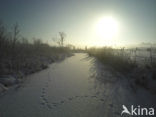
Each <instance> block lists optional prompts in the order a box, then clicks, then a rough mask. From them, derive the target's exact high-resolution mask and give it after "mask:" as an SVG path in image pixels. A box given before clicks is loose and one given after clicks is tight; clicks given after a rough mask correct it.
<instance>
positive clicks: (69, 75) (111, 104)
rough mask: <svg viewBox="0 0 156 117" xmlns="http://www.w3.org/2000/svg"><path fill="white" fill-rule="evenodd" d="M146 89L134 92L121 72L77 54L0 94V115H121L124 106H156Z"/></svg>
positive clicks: (64, 116) (109, 116) (90, 116)
mask: <svg viewBox="0 0 156 117" xmlns="http://www.w3.org/2000/svg"><path fill="white" fill-rule="evenodd" d="M154 99H155V96H153V95H152V94H150V93H149V92H148V91H147V90H144V89H141V88H140V89H138V90H137V91H136V92H134V91H133V90H132V89H131V87H130V85H129V82H128V81H127V80H126V78H124V77H123V76H121V75H120V74H118V73H113V72H111V70H110V69H109V68H108V67H106V66H103V65H101V64H99V63H98V62H97V61H96V60H95V59H94V58H90V57H88V56H87V54H84V53H78V54H75V55H74V56H72V57H69V58H67V59H65V60H63V61H60V62H56V63H53V64H51V65H50V66H49V68H48V69H45V70H42V71H40V72H37V73H34V74H32V75H29V76H27V80H26V81H25V82H24V84H22V85H21V87H20V88H18V89H11V90H9V91H8V92H7V93H6V94H5V95H4V96H1V97H0V117H113V116H115V117H120V116H121V115H120V114H121V110H122V105H123V104H124V105H127V106H130V105H131V104H133V105H137V104H140V105H149V106H155V105H154V104H156V103H154V102H155V100H154Z"/></svg>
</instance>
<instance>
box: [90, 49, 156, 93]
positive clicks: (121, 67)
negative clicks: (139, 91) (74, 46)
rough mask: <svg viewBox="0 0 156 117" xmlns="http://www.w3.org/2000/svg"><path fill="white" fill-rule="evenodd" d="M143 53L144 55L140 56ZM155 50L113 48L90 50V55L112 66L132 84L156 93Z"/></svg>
mask: <svg viewBox="0 0 156 117" xmlns="http://www.w3.org/2000/svg"><path fill="white" fill-rule="evenodd" d="M139 53H142V54H139ZM155 53H156V51H155V49H154V48H147V49H143V50H141V49H140V50H139V49H138V48H135V49H125V48H121V49H113V48H111V47H103V48H90V49H89V50H88V54H89V55H90V56H94V57H96V58H97V59H99V60H100V61H101V62H102V63H103V64H105V65H108V66H111V68H113V69H114V70H115V71H117V72H119V73H120V74H122V75H124V76H125V77H126V78H128V79H129V80H130V82H131V83H132V84H131V86H132V87H133V88H134V87H135V88H136V86H138V85H139V86H142V87H144V88H146V89H149V90H150V91H152V92H154V93H156V58H155Z"/></svg>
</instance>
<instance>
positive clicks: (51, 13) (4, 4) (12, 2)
mask: <svg viewBox="0 0 156 117" xmlns="http://www.w3.org/2000/svg"><path fill="white" fill-rule="evenodd" d="M155 12H156V0H0V14H1V15H0V20H1V21H2V22H3V23H4V24H5V25H6V26H7V27H9V28H10V29H11V28H12V27H13V24H15V23H16V22H17V23H18V24H19V26H20V30H21V35H22V36H24V37H27V38H29V39H30V40H31V39H32V38H41V39H43V41H44V42H48V43H50V44H51V43H54V42H53V41H52V38H53V37H56V36H58V32H65V33H66V39H65V43H66V44H74V45H76V46H107V45H112V46H118V45H121V46H124V45H131V44H138V43H142V42H145V43H156V13H155ZM105 16H111V17H113V19H115V20H116V21H117V22H118V34H116V35H115V36H114V37H113V39H104V38H103V37H100V36H99V35H98V34H97V29H96V24H97V23H98V20H99V19H100V18H102V17H105Z"/></svg>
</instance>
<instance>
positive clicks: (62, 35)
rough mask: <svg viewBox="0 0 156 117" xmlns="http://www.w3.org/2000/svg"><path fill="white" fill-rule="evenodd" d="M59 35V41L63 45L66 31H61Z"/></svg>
mask: <svg viewBox="0 0 156 117" xmlns="http://www.w3.org/2000/svg"><path fill="white" fill-rule="evenodd" d="M59 36H60V42H59V43H60V45H61V46H62V47H63V46H64V40H65V37H66V34H65V33H64V32H59Z"/></svg>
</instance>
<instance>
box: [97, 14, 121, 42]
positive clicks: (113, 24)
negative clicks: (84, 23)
mask: <svg viewBox="0 0 156 117" xmlns="http://www.w3.org/2000/svg"><path fill="white" fill-rule="evenodd" d="M118 31H119V24H118V21H117V20H116V19H115V18H113V17H103V18H101V19H99V20H98V21H97V23H96V32H97V34H98V36H100V37H101V38H104V39H111V38H113V37H114V36H115V35H117V33H118Z"/></svg>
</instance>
